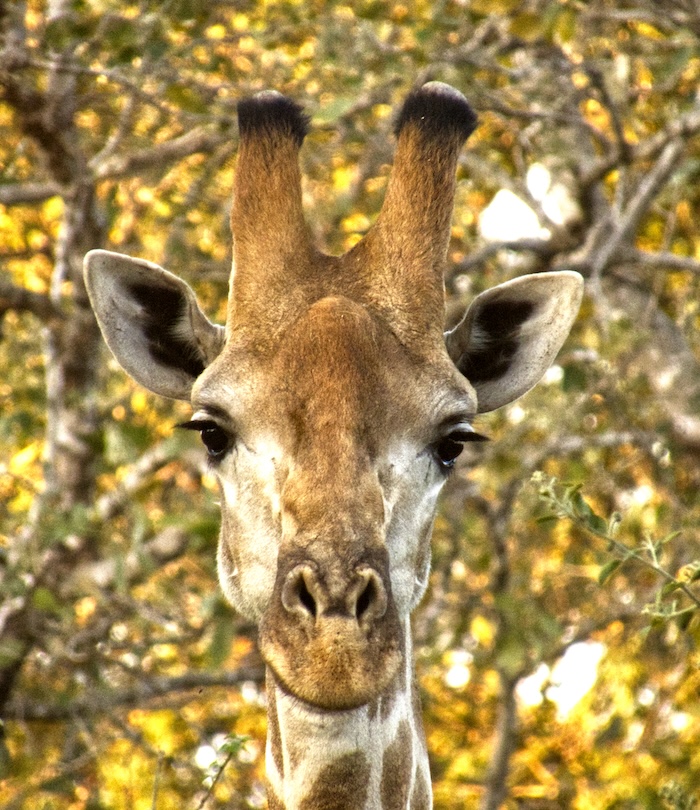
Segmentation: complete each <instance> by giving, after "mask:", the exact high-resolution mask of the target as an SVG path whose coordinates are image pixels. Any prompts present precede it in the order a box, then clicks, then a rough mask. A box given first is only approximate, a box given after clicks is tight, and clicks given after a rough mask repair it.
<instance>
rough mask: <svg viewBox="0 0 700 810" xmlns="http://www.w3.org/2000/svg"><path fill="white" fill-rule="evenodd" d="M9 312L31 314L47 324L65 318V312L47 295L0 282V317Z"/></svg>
mask: <svg viewBox="0 0 700 810" xmlns="http://www.w3.org/2000/svg"><path fill="white" fill-rule="evenodd" d="M9 310H14V311H15V312H31V313H32V314H34V315H36V317H37V318H39V319H40V320H42V321H44V322H46V321H49V320H52V319H54V318H63V312H62V311H61V310H60V309H59V308H58V307H57V306H56V304H54V303H53V301H52V300H51V299H50V298H49V296H48V295H47V294H45V293H38V292H33V291H32V290H27V289H25V288H24V287H19V286H17V285H16V284H10V283H9V282H4V281H3V282H0V317H1V316H2V315H4V314H5V313H6V312H8V311H9Z"/></svg>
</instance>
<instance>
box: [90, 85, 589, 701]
mask: <svg viewBox="0 0 700 810" xmlns="http://www.w3.org/2000/svg"><path fill="white" fill-rule="evenodd" d="M307 123H308V121H307V119H306V117H305V116H304V115H303V114H302V112H301V109H300V108H299V107H298V106H297V105H296V104H294V102H292V101H290V100H289V99H285V98H283V97H282V96H280V95H279V94H277V93H262V94H259V95H258V96H256V97H254V98H252V99H248V100H247V101H244V102H242V103H241V105H240V106H239V133H240V143H239V151H238V163H237V167H236V175H235V181H234V195H233V205H232V211H231V230H232V233H233V237H234V239H233V255H234V268H235V272H234V274H233V276H232V281H231V285H230V294H229V305H228V313H227V323H226V327H225V329H223V328H222V327H218V326H215V325H214V324H211V323H210V322H209V321H208V320H207V318H206V317H205V316H204V314H203V313H202V311H201V309H200V308H199V305H198V304H197V301H196V298H195V295H194V293H193V291H192V290H191V289H190V288H189V287H188V286H187V284H185V283H184V282H183V281H181V280H180V279H178V278H177V277H176V276H174V275H172V274H171V273H168V272H167V271H166V270H163V269H162V268H159V267H157V266H155V265H152V264H150V263H149V262H145V261H143V260H138V259H131V258H129V257H126V256H120V255H118V254H114V253H107V252H106V251H99V250H98V251H91V253H89V254H88V256H87V257H86V264H85V268H86V270H85V279H86V286H87V290H88V293H89V295H90V300H91V302H92V304H93V308H94V310H95V314H96V316H97V319H98V321H99V324H100V327H101V329H102V332H103V334H104V336H105V339H106V342H107V344H108V345H109V347H110V348H111V349H112V352H113V353H114V355H115V357H116V358H117V359H118V360H119V362H120V363H121V364H122V366H123V367H124V368H125V369H126V371H128V372H129V373H130V374H131V375H132V376H133V377H134V378H135V379H136V380H137V381H139V382H141V383H142V384H143V385H145V386H146V387H147V388H150V390H152V391H154V392H156V393H158V394H162V395H164V396H168V397H173V398H176V399H183V400H187V401H190V402H192V404H193V407H194V409H195V413H194V417H193V420H192V421H191V422H190V424H189V426H190V427H191V428H193V429H196V430H198V431H199V432H200V433H201V436H202V439H203V441H204V444H205V445H206V447H207V450H208V452H209V456H210V459H211V463H212V466H213V468H214V469H215V470H216V475H217V477H218V479H219V482H220V487H221V495H222V515H223V517H222V530H221V540H220V546H219V572H220V578H221V583H222V586H223V589H224V592H225V593H226V595H227V596H228V597H229V599H230V600H231V601H232V602H233V603H234V605H236V606H238V607H239V609H240V610H242V611H243V612H244V613H246V614H247V615H249V616H252V617H254V618H255V619H257V620H258V621H259V622H260V640H261V649H262V652H263V655H264V657H265V660H266V661H267V663H268V665H269V669H270V670H271V672H272V674H273V676H274V678H275V679H276V680H277V682H278V683H279V684H280V685H281V686H282V687H283V688H284V689H285V690H286V691H287V692H289V693H291V694H292V695H293V696H294V697H296V698H298V699H301V700H303V701H305V702H306V703H308V704H311V705H312V706H316V707H319V708H321V709H345V708H352V707H357V706H361V705H362V704H365V703H367V702H369V701H372V699H373V698H374V697H376V696H378V695H379V694H380V693H381V692H382V690H384V689H385V688H386V687H387V686H388V685H389V684H390V683H391V682H392V679H393V678H394V677H395V676H396V674H397V672H398V671H399V667H400V663H401V661H402V656H403V655H404V651H405V650H406V649H407V644H406V639H405V638H404V637H403V635H402V633H403V632H404V630H403V629H402V628H405V627H407V626H408V623H407V622H406V617H407V616H408V613H409V612H410V611H411V610H412V608H413V607H414V606H415V605H416V603H417V602H418V600H419V599H420V597H421V595H422V593H423V591H424V589H425V586H426V579H427V573H428V565H429V562H428V561H429V551H428V544H429V536H430V530H431V526H432V520H433V514H434V509H435V501H436V498H437V495H438V492H439V490H440V488H441V486H442V483H443V482H444V479H445V471H446V468H447V467H449V465H450V463H451V462H452V461H453V460H454V458H455V457H456V455H457V454H458V453H459V449H460V447H461V445H462V443H464V442H465V441H469V440H470V438H471V437H472V436H473V431H472V430H471V428H470V419H471V417H472V416H473V415H474V414H475V413H476V412H477V411H478V412H484V411H490V410H494V409H495V408H498V407H500V406H501V405H505V404H507V403H508V402H511V401H513V400H514V399H516V398H517V397H519V396H520V395H521V394H524V393H525V392H526V391H527V390H528V389H529V388H531V387H532V386H533V385H534V384H535V383H536V382H537V381H538V380H539V379H540V377H541V376H542V374H543V373H544V372H545V371H546V369H547V368H548V367H549V365H550V363H551V362H552V361H553V359H554V357H555V356H556V354H557V352H558V350H559V348H560V346H561V344H562V343H563V341H564V339H565V338H566V336H567V334H568V332H569V329H570V327H571V325H572V323H573V320H574V318H575V316H576V313H577V311H578V308H579V303H580V301H581V294H582V279H581V278H580V276H578V274H576V273H572V272H554V273H541V274H538V275H536V276H524V277H521V278H518V279H515V280H513V281H511V282H506V283H505V284H502V285H500V286H498V287H495V288H493V289H491V290H488V291H486V292H484V293H482V294H481V295H479V296H477V298H476V299H475V300H474V301H473V302H472V304H471V306H470V307H469V309H468V310H467V312H466V314H465V316H464V318H463V320H462V321H461V322H460V323H459V324H458V326H457V327H455V329H453V330H452V331H451V332H450V333H449V334H448V335H447V336H446V337H443V333H442V330H443V318H444V289H443V269H444V263H445V257H446V255H447V249H448V244H449V239H450V221H451V215H452V204H453V200H454V191H455V173H456V168H457V161H458V156H459V152H460V149H461V146H462V144H463V142H464V140H465V138H466V137H467V136H468V135H469V133H470V132H471V131H472V130H473V128H474V126H475V123H476V119H475V116H474V113H473V112H472V110H471V108H470V106H469V104H468V103H467V101H466V99H465V98H464V97H463V96H462V95H461V93H459V92H457V91H456V90H454V89H453V88H450V87H448V86H446V85H443V84H440V83H437V82H429V83H428V84H426V85H424V86H423V87H421V88H419V89H417V90H415V91H413V92H412V93H411V94H410V95H409V96H408V98H407V99H406V102H405V103H404V105H403V107H402V109H401V111H400V112H399V115H398V117H397V120H396V127H395V134H396V136H397V145H396V155H395V160H394V165H393V167H392V171H391V175H390V177H389V180H388V184H387V189H386V194H385V198H384V202H383V205H382V209H381V212H380V213H379V215H378V218H377V220H376V221H375V223H374V224H373V225H372V227H371V228H370V230H369V231H368V233H367V234H366V235H365V236H364V238H363V239H362V240H361V241H360V242H359V243H358V244H357V245H355V247H353V248H352V249H351V250H350V251H348V253H346V254H345V255H343V256H340V257H330V256H326V255H324V254H323V253H321V252H320V251H319V250H317V249H316V248H315V247H314V246H313V244H312V241H311V236H310V231H309V228H308V226H307V224H306V222H305V219H304V215H303V206H302V190H301V174H300V169H299V164H298V152H299V148H300V146H301V143H302V141H303V138H304V134H305V132H306V127H307Z"/></svg>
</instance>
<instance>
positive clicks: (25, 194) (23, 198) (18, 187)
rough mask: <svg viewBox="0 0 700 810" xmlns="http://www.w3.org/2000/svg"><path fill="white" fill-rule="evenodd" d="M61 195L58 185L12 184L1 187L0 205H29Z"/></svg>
mask: <svg viewBox="0 0 700 810" xmlns="http://www.w3.org/2000/svg"><path fill="white" fill-rule="evenodd" d="M60 193H61V186H60V185H59V184H58V183H11V184H9V185H7V186H0V205H7V206H10V205H27V204H31V203H37V202H43V201H44V200H48V199H49V198H51V197H55V196H56V195H57V194H60Z"/></svg>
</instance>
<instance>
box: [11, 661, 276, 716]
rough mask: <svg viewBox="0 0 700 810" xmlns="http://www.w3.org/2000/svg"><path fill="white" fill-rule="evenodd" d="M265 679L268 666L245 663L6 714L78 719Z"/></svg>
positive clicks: (17, 706)
mask: <svg viewBox="0 0 700 810" xmlns="http://www.w3.org/2000/svg"><path fill="white" fill-rule="evenodd" d="M263 678H264V668H263V667H261V666H243V667H240V668H239V669H236V670H233V671H224V672H216V673H211V674H210V673H207V672H188V673H186V674H185V675H178V676H173V677H155V678H149V679H148V680H144V681H143V682H142V683H139V684H137V685H136V686H133V687H130V688H126V689H117V690H115V691H113V692H107V693H105V692H99V693H95V694H94V695H90V696H88V697H83V698H78V699H77V700H74V701H73V702H72V703H68V704H63V703H60V704H59V703H38V702H36V701H32V702H31V703H23V702H20V701H11V702H9V703H8V704H7V706H6V707H5V710H4V712H3V717H4V718H5V719H7V720H23V721H31V720H38V721H57V720H69V719H71V720H74V719H76V718H79V717H90V716H94V715H101V714H106V713H108V712H109V711H111V710H113V709H120V708H128V707H130V706H141V707H142V706H144V704H146V703H148V702H150V701H153V700H155V699H156V698H161V697H164V696H166V695H170V694H173V693H179V692H190V691H192V690H194V689H196V690H202V689H210V688H212V687H217V686H227V687H231V686H238V685H239V684H241V683H243V682H245V681H254V682H255V683H262V682H263Z"/></svg>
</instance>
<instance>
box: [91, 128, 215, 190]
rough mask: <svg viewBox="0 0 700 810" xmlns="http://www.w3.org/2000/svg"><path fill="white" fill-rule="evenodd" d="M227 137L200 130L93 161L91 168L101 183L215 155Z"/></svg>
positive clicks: (203, 129) (207, 130) (204, 129)
mask: <svg viewBox="0 0 700 810" xmlns="http://www.w3.org/2000/svg"><path fill="white" fill-rule="evenodd" d="M228 137H229V136H228V134H226V133H222V132H212V131H211V130H210V129H206V128H205V127H198V128H197V129H193V130H191V131H190V132H187V133H185V134H184V135H181V136H180V137H178V138H173V139H172V140H170V141H165V142H164V143H161V144H158V146H154V147H153V148H152V149H143V150H141V151H139V152H132V153H131V154H128V155H114V156H112V157H109V158H107V159H106V160H104V161H103V162H102V163H99V164H94V163H92V162H91V167H92V168H93V169H94V172H95V177H96V178H97V179H98V180H104V179H106V178H117V177H124V176H125V175H130V174H135V173H137V172H140V171H143V170H144V169H150V168H152V167H154V166H163V164H168V163H173V162H175V161H178V160H182V159H183V158H186V157H189V156H190V155H193V154H195V153H197V152H206V153H208V152H212V151H213V150H214V149H215V148H216V147H217V146H219V145H220V144H221V143H222V141H224V140H226V139H228Z"/></svg>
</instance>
